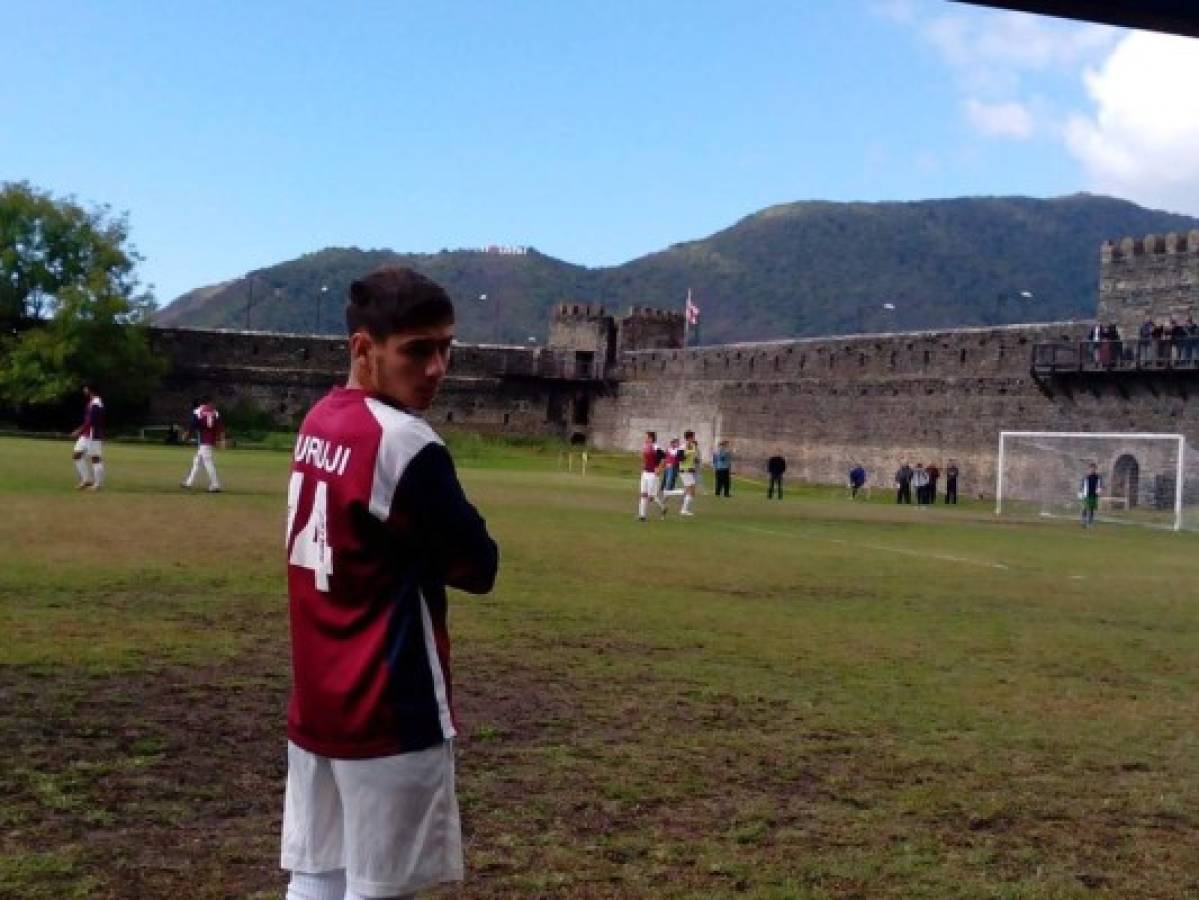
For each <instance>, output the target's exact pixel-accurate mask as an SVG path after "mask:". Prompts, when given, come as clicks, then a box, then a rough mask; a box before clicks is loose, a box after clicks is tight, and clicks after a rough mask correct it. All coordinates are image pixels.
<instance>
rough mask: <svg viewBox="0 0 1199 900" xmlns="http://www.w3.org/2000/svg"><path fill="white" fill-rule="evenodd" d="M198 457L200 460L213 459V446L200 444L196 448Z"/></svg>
mask: <svg viewBox="0 0 1199 900" xmlns="http://www.w3.org/2000/svg"><path fill="white" fill-rule="evenodd" d="M196 456H198V457H200V459H212V444H200V446H198V447H197V448H196Z"/></svg>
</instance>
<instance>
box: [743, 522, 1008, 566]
mask: <svg viewBox="0 0 1199 900" xmlns="http://www.w3.org/2000/svg"><path fill="white" fill-rule="evenodd" d="M741 527H742V528H743V529H744V530H746V531H756V532H758V533H759V534H769V535H774V536H775V537H795V535H793V534H789V533H787V532H785V531H773V530H771V529H769V528H757V527H755V526H753V525H743V526H741ZM804 540H809V541H824V542H825V543H829V544H846V545H849V546H853V547H861V548H862V549H863V550H881V551H882V552H884V553H899V554H902V555H904V556H918V557H921V558H923V559H936V560H940V561H942V562H956V563H964V564H965V565H968V566H982V567H984V568H987V569H1006V568H1007V566H1006V565H1005V564H1004V563H999V562H989V561H987V560H985V559H970V558H969V557H966V556H952V555H950V554H948V553H925V552H924V551H922V550H909V549H908V548H906V547H885V546H883V545H882V544H862V543H859V542H858V541H850V540H846V539H845V538H822V537H814V536H812V535H804Z"/></svg>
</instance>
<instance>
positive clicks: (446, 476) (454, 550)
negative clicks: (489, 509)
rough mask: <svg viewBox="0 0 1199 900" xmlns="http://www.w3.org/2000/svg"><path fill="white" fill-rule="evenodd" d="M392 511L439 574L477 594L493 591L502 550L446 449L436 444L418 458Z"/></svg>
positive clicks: (400, 487) (406, 474)
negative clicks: (465, 491) (476, 507)
mask: <svg viewBox="0 0 1199 900" xmlns="http://www.w3.org/2000/svg"><path fill="white" fill-rule="evenodd" d="M392 509H393V511H394V515H393V518H394V519H395V520H396V524H400V525H401V527H405V530H410V533H411V536H412V538H413V539H414V540H415V541H416V542H417V544H418V545H419V546H420V547H421V549H422V550H423V555H424V559H425V564H426V566H427V567H428V568H429V570H430V571H431V572H432V573H433V574H435V575H436V576H438V577H440V578H441V579H442V580H443V581H444V582H445V583H446V584H448V585H450V587H455V588H458V589H459V590H462V591H468V592H470V593H472V594H486V593H487V592H488V591H490V590H491V588H492V586H493V585H494V584H495V576H496V572H497V570H498V568H499V549H498V548H497V547H496V544H495V541H493V540H492V539H491V535H490V534H489V533H488V532H487V523H486V522H485V521H484V520H483V517H482V516H480V515H479V512H478V510H476V509H475V507H474V506H473V505H472V504H471V502H470V501H469V500H467V499H466V494H465V493H464V492H463V490H462V485H461V483H459V481H458V474H457V472H456V471H455V470H454V462H453V460H452V459H450V454H449V451H447V450H446V449H445V447H443V446H442V445H441V444H437V443H430V444H428V445H426V446H425V447H424V448H423V449H422V450H421V451H420V452H418V453H417V454H416V455H415V456H414V457H413V458H412V461H411V462H410V463H409V464H408V466H407V468H406V469H405V470H404V475H403V477H402V478H400V483H399V484H398V485H397V486H396V493H395V499H394V501H393V503H392Z"/></svg>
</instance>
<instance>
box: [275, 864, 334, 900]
mask: <svg viewBox="0 0 1199 900" xmlns="http://www.w3.org/2000/svg"><path fill="white" fill-rule="evenodd" d="M347 896H349V894H347V893H346V870H345V869H338V870H337V871H335V872H322V873H320V874H319V875H310V874H309V873H307V872H292V873H291V881H290V882H289V883H288V885H287V900H343V898H345V897H347Z"/></svg>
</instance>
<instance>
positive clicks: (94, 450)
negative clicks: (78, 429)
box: [75, 437, 104, 456]
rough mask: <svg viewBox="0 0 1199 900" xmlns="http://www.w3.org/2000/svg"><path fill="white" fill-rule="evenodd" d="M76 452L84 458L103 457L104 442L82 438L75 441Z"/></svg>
mask: <svg viewBox="0 0 1199 900" xmlns="http://www.w3.org/2000/svg"><path fill="white" fill-rule="evenodd" d="M75 452H76V453H82V454H83V455H84V456H101V455H103V453H104V442H103V441H96V440H93V439H92V438H90V437H81V438H79V440H77V441H75Z"/></svg>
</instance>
